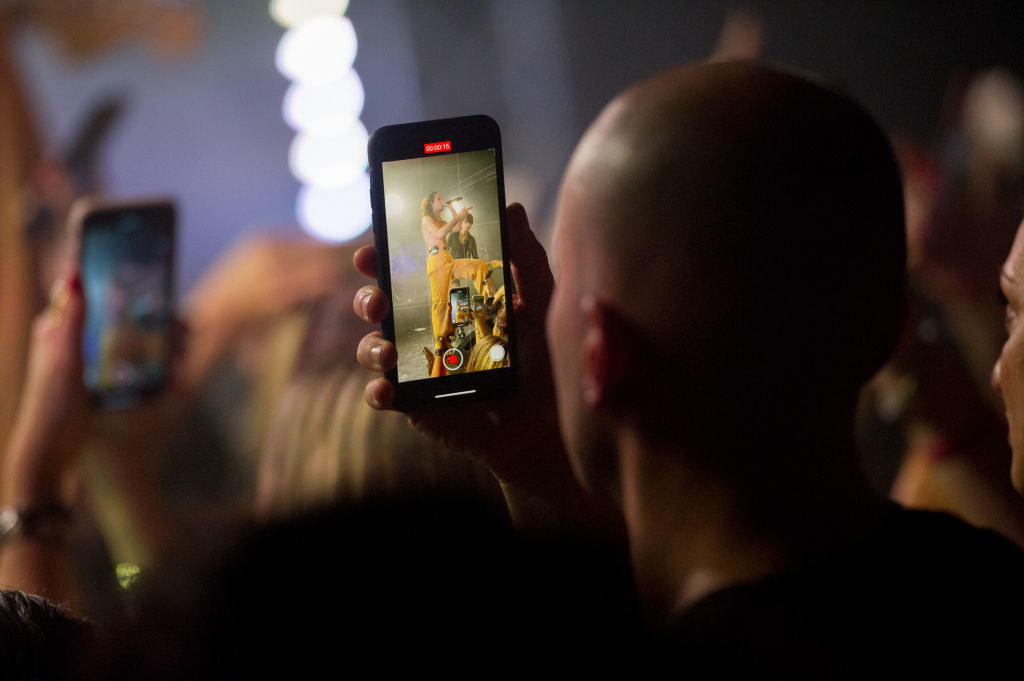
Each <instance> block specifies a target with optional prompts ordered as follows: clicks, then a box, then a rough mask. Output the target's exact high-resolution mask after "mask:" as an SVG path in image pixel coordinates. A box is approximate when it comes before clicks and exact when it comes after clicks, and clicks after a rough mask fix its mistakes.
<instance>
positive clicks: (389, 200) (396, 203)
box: [384, 192, 405, 215]
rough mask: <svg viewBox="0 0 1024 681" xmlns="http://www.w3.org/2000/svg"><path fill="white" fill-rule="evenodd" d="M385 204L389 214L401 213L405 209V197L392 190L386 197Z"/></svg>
mask: <svg viewBox="0 0 1024 681" xmlns="http://www.w3.org/2000/svg"><path fill="white" fill-rule="evenodd" d="M384 205H385V206H386V210H387V212H388V215H401V214H402V211H403V210H405V199H403V198H402V195H401V194H396V193H394V192H392V193H390V194H388V195H387V197H386V198H385V199H384Z"/></svg>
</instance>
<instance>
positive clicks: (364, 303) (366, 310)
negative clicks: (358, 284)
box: [359, 288, 373, 317]
mask: <svg viewBox="0 0 1024 681" xmlns="http://www.w3.org/2000/svg"><path fill="white" fill-rule="evenodd" d="M361 294H362V299H361V300H360V302H359V305H360V307H361V308H362V310H363V316H364V317H368V316H369V315H370V296H371V295H373V291H371V290H370V289H368V288H364V289H362V290H361Z"/></svg>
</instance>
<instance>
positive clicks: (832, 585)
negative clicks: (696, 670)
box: [665, 505, 1024, 677]
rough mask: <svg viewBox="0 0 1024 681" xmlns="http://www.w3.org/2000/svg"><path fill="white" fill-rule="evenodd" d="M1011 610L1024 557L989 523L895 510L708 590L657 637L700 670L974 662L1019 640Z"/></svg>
mask: <svg viewBox="0 0 1024 681" xmlns="http://www.w3.org/2000/svg"><path fill="white" fill-rule="evenodd" d="M1022 609H1024V552H1022V551H1021V550H1020V549H1018V548H1017V547H1016V546H1015V545H1014V544H1012V543H1011V542H1010V541H1009V540H1007V539H1005V538H1003V537H1002V536H1000V535H998V534H996V533H995V532H992V531H991V530H983V529H979V528H976V527H972V526H970V525H968V524H967V523H965V522H963V521H962V520H959V519H957V518H954V517H952V516H949V515H946V514H943V513H934V512H927V511H911V510H906V509H902V508H899V507H896V506H895V505H894V506H893V507H891V508H890V509H889V511H888V512H887V513H886V515H885V517H884V519H883V521H882V522H881V523H880V525H879V527H878V528H877V530H876V531H875V532H874V533H872V535H871V536H869V537H867V538H866V539H865V540H864V541H862V542H858V543H857V544H855V545H852V546H850V547H848V549H847V550H845V551H843V552H841V553H839V554H837V555H834V556H831V557H830V558H828V559H826V560H823V561H818V562H815V563H813V564H809V565H805V566H803V567H801V568H799V569H795V570H792V571H790V572H787V573H784V574H779V575H775V576H772V577H768V578H765V579H761V580H758V581H756V582H752V583H749V584H743V585H738V586H734V587H729V588H726V589H723V590H721V591H719V592H716V593H714V594H711V595H710V596H708V597H706V598H705V599H703V600H702V601H700V602H698V603H696V604H695V605H694V606H693V607H691V608H689V609H688V610H687V611H685V612H684V613H682V614H681V616H680V617H679V618H678V620H677V621H676V622H675V624H674V626H673V628H672V630H671V632H669V633H668V636H667V637H666V639H665V642H666V643H670V645H671V647H672V648H676V647H677V646H681V647H682V649H684V650H687V651H691V652H694V653H695V654H696V655H697V656H698V657H699V658H700V659H701V660H703V664H705V665H706V666H708V667H712V666H713V667H717V666H718V665H719V663H720V662H721V661H723V660H730V662H729V664H731V665H739V666H740V667H742V668H747V667H749V668H750V669H751V670H753V669H766V668H776V669H778V670H787V671H792V672H795V673H796V676H800V671H799V670H810V669H813V668H819V669H820V668H822V667H821V665H827V666H831V667H832V668H835V669H844V670H845V671H848V672H850V673H851V674H852V676H854V677H861V676H862V675H869V676H870V675H871V672H872V669H878V668H880V667H878V665H889V666H890V668H891V669H901V670H904V671H908V672H909V671H910V670H913V669H928V670H932V671H936V672H940V671H942V670H944V669H945V670H949V669H960V668H966V667H968V666H971V667H973V666H975V665H977V666H980V667H981V668H985V667H988V666H990V665H994V664H995V663H997V662H1004V661H1006V660H1005V659H1004V658H1005V657H1006V655H1007V654H1008V653H1007V651H1008V650H1011V649H1013V646H1012V645H1011V643H1012V642H1013V641H1019V640H1020V639H1021V637H1022V636H1024V631H1022V630H1024V627H1022V626H1021V625H1020V624H1016V622H1017V621H1018V620H1019V614H1017V615H1015V614H1014V613H1020V612H1021V611H1022ZM1007 622H1010V623H1011V624H1007ZM915 651H916V652H915ZM921 651H932V652H930V653H928V654H924V655H923V654H922V653H921ZM935 651H938V652H935ZM794 655H797V656H798V657H794ZM794 660H801V662H800V663H799V664H798V665H797V666H796V668H794V667H793V666H792V665H793V664H795V663H794V662H793V661H794ZM886 660H889V661H888V662H886ZM922 665H923V666H922ZM840 676H842V675H840Z"/></svg>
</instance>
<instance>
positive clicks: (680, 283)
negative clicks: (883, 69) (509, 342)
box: [549, 62, 905, 437]
mask: <svg viewBox="0 0 1024 681" xmlns="http://www.w3.org/2000/svg"><path fill="white" fill-rule="evenodd" d="M556 222H557V228H556V230H557V231H556V254H558V255H559V256H564V257H558V258H557V262H558V268H559V271H558V275H559V286H558V289H560V290H561V294H560V293H559V291H556V299H559V300H561V299H565V298H567V297H571V298H572V300H571V301H567V302H566V304H565V305H564V306H561V307H560V308H559V309H558V310H557V313H555V312H553V313H552V315H551V316H550V317H549V321H550V323H552V324H556V325H557V324H560V323H561V322H562V320H561V319H556V317H562V316H566V317H570V318H571V317H572V316H573V315H576V316H580V315H581V314H582V313H581V312H580V304H579V301H582V300H585V299H586V298H587V297H588V296H594V297H595V298H597V299H598V300H600V301H603V302H604V303H605V304H606V305H607V306H608V307H609V308H611V309H612V310H614V311H615V313H616V314H617V315H619V316H620V317H621V318H622V320H623V321H624V322H625V323H626V325H627V326H628V327H629V328H630V336H631V338H632V342H631V343H630V344H629V348H628V349H627V350H626V352H628V355H629V372H630V373H631V374H632V375H635V376H642V379H638V380H637V384H638V386H643V385H646V386H648V387H647V388H646V389H644V390H639V391H638V392H637V393H634V394H633V397H634V398H635V400H634V402H633V404H635V405H636V410H637V412H638V417H640V418H650V417H651V416H653V415H655V414H656V413H658V412H663V413H665V414H668V415H671V414H674V413H677V412H678V411H679V409H680V408H684V407H685V408H689V407H698V408H699V407H700V406H701V405H702V404H705V405H708V408H707V409H706V416H707V418H704V419H693V420H695V421H699V422H704V423H707V424H709V431H711V433H714V434H715V436H716V437H717V434H718V433H719V432H720V430H721V429H722V427H724V426H727V425H728V423H725V422H723V420H722V418H723V416H724V417H725V419H726V421H732V420H733V419H734V417H735V415H736V409H737V408H742V409H743V410H744V411H743V412H742V413H745V414H754V415H757V414H764V415H766V416H767V417H768V419H769V420H771V421H776V422H780V416H784V415H780V414H778V413H775V412H776V410H777V409H778V408H779V406H780V405H783V406H785V407H786V408H787V409H789V408H792V410H793V414H792V418H787V419H783V420H788V421H790V422H792V421H793V420H798V419H802V418H803V417H804V416H805V415H806V412H805V408H806V407H808V406H813V405H814V404H816V403H817V402H819V401H820V400H821V399H822V398H823V396H831V395H837V394H841V395H842V396H843V398H844V399H847V398H849V397H850V396H851V395H852V393H854V392H855V391H856V389H857V388H859V386H860V384H861V383H862V382H864V381H865V380H866V379H867V378H868V377H869V376H870V375H871V374H873V373H874V371H875V370H876V369H877V368H878V366H880V365H881V363H882V362H883V361H884V360H885V358H886V357H887V356H888V354H889V352H890V351H891V348H892V345H893V343H894V342H895V337H896V335H897V333H898V331H899V328H900V324H901V321H902V311H903V305H904V298H903V295H902V292H903V277H904V261H905V243H904V234H903V208H902V195H901V190H900V181H899V171H898V168H897V166H896V163H895V160H894V158H893V156H892V152H891V150H890V149H889V146H888V142H887V140H886V137H885V135H884V134H883V133H882V131H881V130H880V129H879V128H878V126H877V125H876V124H875V123H874V122H873V121H872V120H871V118H870V117H869V116H868V115H867V114H866V113H865V112H864V111H863V110H862V109H861V108H860V107H859V106H857V105H856V104H854V103H853V102H852V101H851V100H849V99H847V98H846V97H844V96H842V95H840V94H838V93H835V92H833V91H831V90H830V89H828V88H826V87H823V86H821V85H818V84H816V83H813V82H811V81H809V80H806V79H804V78H800V77H797V76H794V75H790V74H787V73H784V72H781V71H776V70H773V69H769V68H766V67H764V66H761V65H756V64H753V63H742V62H734V63H716V64H699V65H689V66H684V67H681V68H678V69H674V70H671V71H668V72H665V73H663V74H660V75H658V76H655V77H654V78H651V79H649V80H647V81H644V82H642V83H640V84H638V85H637V86H635V87H633V88H631V89H629V90H627V91H626V92H624V93H623V94H622V95H620V96H619V97H617V98H616V99H615V100H614V101H613V102H612V103H611V104H609V105H608V107H606V109H605V110H604V112H602V114H601V115H600V116H599V117H598V119H597V120H596V121H595V123H594V124H593V125H592V126H591V128H590V129H589V130H588V131H587V133H586V134H585V136H584V138H583V140H582V141H581V142H580V144H579V146H578V147H577V150H576V152H575V153H574V155H573V158H572V160H571V162H570V165H569V169H568V171H567V173H566V178H565V180H564V182H563V187H562V194H561V197H560V201H559V208H558V216H557V221H556ZM569 289H571V290H569ZM556 304H558V300H556ZM565 323H566V324H567V325H571V322H570V321H566V322H565ZM568 331H569V330H568V329H567V330H566V332H567V333H568ZM552 344H553V345H554V339H552ZM553 352H555V353H557V352H558V348H553ZM571 362H572V360H571V359H568V358H567V361H566V364H570V363H571ZM578 368H579V367H568V366H567V367H565V370H564V371H562V370H561V368H560V367H558V366H556V380H559V379H561V382H562V383H565V384H566V385H568V383H569V382H570V379H569V376H570V375H572V374H575V373H577V372H576V369H578ZM570 369H571V370H570ZM687 385H689V386H692V388H693V389H692V390H689V391H688V390H685V386H687ZM754 385H756V386H757V387H758V390H756V391H749V394H748V396H747V397H748V399H747V400H746V401H743V400H742V399H741V396H740V395H739V392H740V391H741V390H742V389H743V388H744V386H754ZM560 387H561V386H560ZM794 390H796V391H798V392H799V393H800V394H793V391H794ZM562 392H569V391H568V388H567V390H566V391H562V390H560V393H562ZM574 392H576V393H577V394H581V390H576V391H574ZM686 393H690V395H689V397H687V394H686ZM801 402H804V404H801ZM562 407H565V409H566V410H567V411H571V410H572V407H571V406H570V405H568V404H565V400H562V403H560V409H561V408H562ZM716 415H717V416H716ZM666 421H667V423H665V424H662V425H663V426H666V427H669V430H670V431H672V432H673V433H675V432H677V430H678V429H676V428H674V426H675V424H676V421H677V419H675V417H666ZM649 425H652V426H654V425H657V424H656V423H655V422H654V420H653V419H652V422H651V423H650V424H649ZM688 425H689V424H688ZM762 425H766V424H765V423H758V424H756V426H762ZM563 426H565V423H564V422H563ZM563 432H564V429H563ZM567 437H568V435H567Z"/></svg>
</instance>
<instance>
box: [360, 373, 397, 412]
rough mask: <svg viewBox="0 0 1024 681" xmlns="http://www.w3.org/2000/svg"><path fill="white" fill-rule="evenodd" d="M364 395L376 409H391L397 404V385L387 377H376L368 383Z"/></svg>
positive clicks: (368, 402)
mask: <svg viewBox="0 0 1024 681" xmlns="http://www.w3.org/2000/svg"><path fill="white" fill-rule="evenodd" d="M364 396H365V397H366V403H367V404H368V405H370V406H371V407H373V408H374V409H391V407H392V406H393V405H394V404H395V387H394V386H393V385H391V381H389V380H388V379H386V378H375V379H373V380H372V381H370V382H369V383H367V384H366V391H365V393H364Z"/></svg>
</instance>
